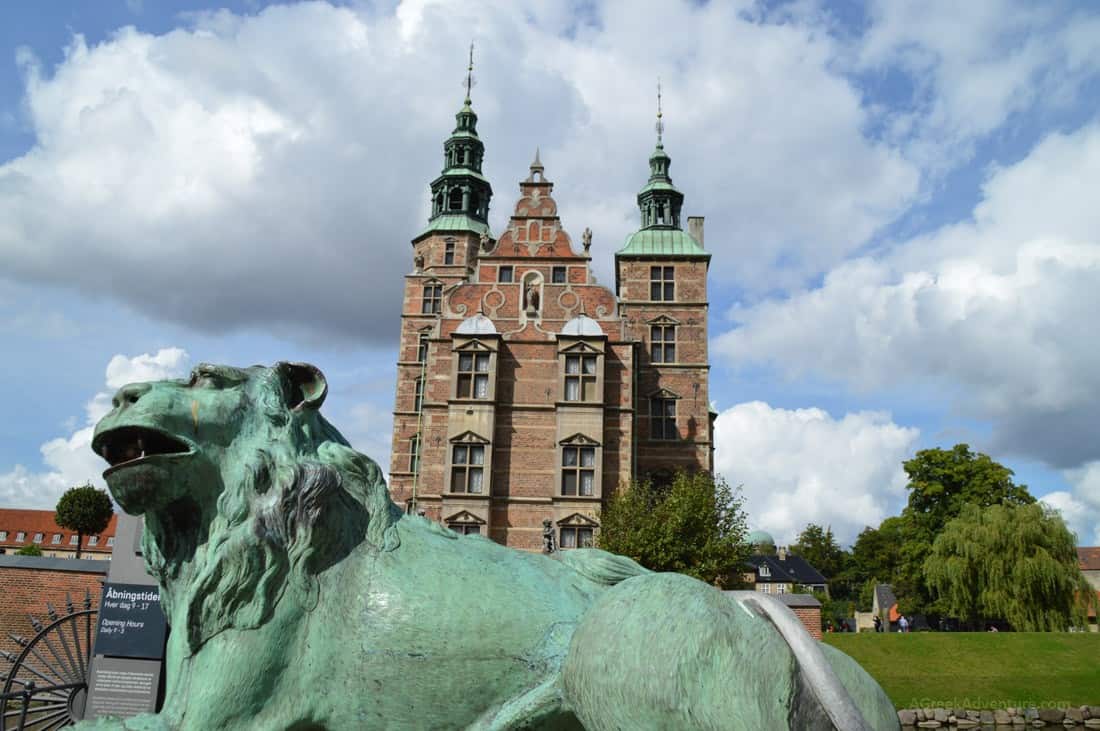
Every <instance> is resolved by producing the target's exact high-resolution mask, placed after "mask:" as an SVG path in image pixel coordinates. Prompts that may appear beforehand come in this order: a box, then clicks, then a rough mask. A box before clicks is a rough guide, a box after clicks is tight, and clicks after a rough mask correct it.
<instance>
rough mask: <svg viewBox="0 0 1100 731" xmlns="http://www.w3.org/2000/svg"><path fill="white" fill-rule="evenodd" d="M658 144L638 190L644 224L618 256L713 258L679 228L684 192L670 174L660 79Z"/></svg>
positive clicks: (657, 126) (627, 241)
mask: <svg viewBox="0 0 1100 731" xmlns="http://www.w3.org/2000/svg"><path fill="white" fill-rule="evenodd" d="M656 130H657V147H656V148H655V149H654V150H653V154H652V155H650V156H649V182H647V183H646V186H645V187H644V188H642V190H641V191H640V192H639V193H638V209H639V210H640V211H641V215H642V227H641V228H640V229H639V230H638V231H635V232H634V233H633V234H631V235H630V237H629V238H627V240H626V246H624V247H623V248H621V249H619V251H617V252H616V253H615V256H616V257H641V258H650V257H654V256H672V257H678V258H679V257H691V258H700V259H710V254H708V253H707V252H706V250H705V249H704V248H703V247H702V246H700V245H699V242H697V241H696V240H695V239H694V238H692V236H691V234H689V233H688V232H686V231H684V230H682V229H681V228H680V208H681V207H682V206H683V204H684V194H683V193H681V192H680V191H679V190H677V189H676V186H675V185H673V184H672V178H670V177H669V175H668V168H669V165H670V164H671V163H672V158H670V157H669V156H668V153H667V152H665V144H664V132H665V123H664V111H663V110H662V109H661V82H660V80H659V79H658V81H657V124H656Z"/></svg>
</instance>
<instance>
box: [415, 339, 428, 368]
mask: <svg viewBox="0 0 1100 731" xmlns="http://www.w3.org/2000/svg"><path fill="white" fill-rule="evenodd" d="M416 362H417V363H427V362H428V334H427V333H420V335H419V336H417V338H416Z"/></svg>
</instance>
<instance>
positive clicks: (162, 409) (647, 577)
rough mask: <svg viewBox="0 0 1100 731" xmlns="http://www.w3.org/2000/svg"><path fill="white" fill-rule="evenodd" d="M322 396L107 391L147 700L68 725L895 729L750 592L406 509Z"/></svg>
mask: <svg viewBox="0 0 1100 731" xmlns="http://www.w3.org/2000/svg"><path fill="white" fill-rule="evenodd" d="M326 391H327V385H326V383H325V380H324V377H323V376H322V375H321V373H320V371H318V370H317V369H316V368H314V367H313V366H310V365H305V364H297V363H279V364H276V365H275V366H274V367H271V368H265V367H259V366H255V367H251V368H244V369H241V368H231V367H227V366H213V365H201V366H199V367H198V368H196V369H195V371H194V372H193V373H192V374H191V377H190V379H188V380H178V381H160V382H156V383H137V384H131V385H128V386H125V387H123V388H122V389H120V390H119V392H118V393H117V394H116V395H115V397H114V409H113V411H111V412H110V413H109V414H108V415H107V416H106V417H104V418H103V420H102V421H100V422H99V424H98V425H97V427H96V430H95V436H94V438H93V441H92V446H93V448H94V449H95V450H96V452H97V453H99V454H100V455H102V456H103V457H104V459H106V460H107V461H108V462H109V463H110V467H109V468H108V469H107V471H106V472H105V473H104V476H105V478H106V480H107V484H108V485H109V487H110V489H111V493H112V494H113V495H114V497H115V499H116V500H117V501H118V504H119V505H120V506H121V507H122V509H123V510H125V511H126V512H128V513H132V514H141V515H144V516H145V534H144V536H143V542H144V554H145V560H146V563H147V566H148V569H149V571H150V572H151V573H152V574H153V575H154V576H155V577H156V579H157V581H158V582H159V584H160V587H161V595H162V602H163V607H164V611H165V613H166V615H167V618H168V622H169V624H170V626H171V632H170V634H169V640H168V648H167V656H166V666H165V667H166V673H167V675H166V696H165V702H164V707H163V709H162V711H161V712H160V713H159V714H156V715H143V716H136V717H134V718H130V719H127V720H126V721H120V720H117V719H99V720H97V721H95V722H87V723H85V724H81V727H82V728H133V729H199V730H202V731H208V730H210V729H287V730H288V731H291V730H292V731H309V730H316V729H334V730H335V729H486V730H488V729H542V730H550V729H588V730H589V731H604V730H608V731H610V730H612V729H624V730H627V729H629V730H631V731H633V730H635V729H677V730H679V729H716V730H717V729H723V730H724V729H753V730H754V731H759V730H766V731H774V730H775V729H798V730H799V731H805V730H807V729H842V730H843V731H853V730H856V729H885V728H897V726H898V721H897V715H896V713H895V711H894V708H893V705H892V704H891V703H890V701H889V699H888V698H887V697H886V695H885V694H884V693H883V692H882V690H881V689H880V688H879V687H878V685H877V684H876V683H875V682H874V681H873V680H872V679H871V678H870V677H869V676H868V675H867V674H866V673H864V672H863V671H862V670H861V669H860V668H859V666H858V665H856V664H855V662H854V661H852V660H851V659H850V658H848V657H847V656H846V655H843V654H842V653H839V652H837V651H835V650H833V649H832V648H829V647H827V646H823V645H820V644H819V643H817V642H815V641H814V640H812V639H811V638H810V637H809V636H808V635H807V634H806V633H805V632H804V631H803V630H802V629H801V626H800V625H798V623H797V621H796V620H795V618H794V616H793V614H791V613H790V611H789V610H787V609H786V608H785V607H783V606H782V605H781V604H780V603H779V602H777V601H776V600H774V599H772V598H771V597H767V596H764V595H760V594H753V593H751V592H743V593H741V594H739V595H735V596H733V597H731V596H730V595H727V594H724V593H722V592H720V591H718V590H716V589H714V588H713V587H710V586H707V585H706V584H703V583H701V582H698V581H696V580H694V579H691V578H688V577H686V576H682V575H679V574H656V573H651V572H649V571H646V570H645V569H643V568H642V567H641V566H639V565H638V564H636V563H634V562H633V561H631V560H629V559H627V558H623V557H621V556H615V555H613V554H610V553H607V552H604V551H600V550H596V549H583V550H582V549H578V550H572V551H565V552H562V553H560V554H555V555H553V556H545V555H537V554H530V553H523V552H520V551H516V550H513V549H510V548H505V547H503V546H500V545H497V544H496V543H493V542H492V541H489V540H487V539H485V538H483V537H480V536H464V537H460V536H458V535H457V534H455V533H453V532H451V531H449V530H447V529H445V528H443V527H441V526H439V525H436V524H434V523H431V522H429V521H427V520H425V519H423V518H420V517H417V516H409V515H405V514H404V513H403V512H402V511H401V510H399V509H398V508H397V506H396V505H394V504H393V502H392V501H391V500H390V498H389V494H388V491H387V489H386V485H385V482H384V480H383V477H382V474H381V472H380V470H379V469H378V466H377V465H376V464H375V463H374V462H372V461H371V460H370V459H369V458H367V457H365V456H364V455H362V454H359V453H358V452H356V451H354V450H353V449H352V448H351V447H350V446H349V445H348V443H347V442H346V441H345V440H344V438H343V437H342V436H341V435H340V434H339V432H337V431H336V429H334V428H333V427H332V426H331V425H330V424H329V423H328V422H327V421H326V420H325V419H324V418H323V417H322V416H321V414H320V412H319V408H320V406H321V403H322V402H323V401H324V398H325V394H326Z"/></svg>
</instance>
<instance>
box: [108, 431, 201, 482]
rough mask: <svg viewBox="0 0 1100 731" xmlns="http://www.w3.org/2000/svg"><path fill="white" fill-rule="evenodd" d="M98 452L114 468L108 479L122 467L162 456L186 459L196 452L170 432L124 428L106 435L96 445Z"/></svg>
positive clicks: (110, 469) (109, 470)
mask: <svg viewBox="0 0 1100 731" xmlns="http://www.w3.org/2000/svg"><path fill="white" fill-rule="evenodd" d="M92 449H94V450H95V451H96V452H97V453H98V454H99V455H100V456H101V457H103V459H105V460H107V461H108V462H109V463H110V464H111V466H110V468H109V469H108V470H107V471H106V472H104V473H103V474H104V475H107V474H108V473H110V472H113V471H114V470H116V469H118V468H121V467H128V466H130V465H134V464H138V463H140V462H143V461H144V460H146V459H147V458H149V457H154V456H158V455H185V454H190V453H191V452H192V451H193V450H192V448H191V445H190V444H188V443H187V442H185V441H183V440H182V439H179V438H177V437H174V436H172V435H171V434H168V433H167V432H163V431H159V430H157V429H147V428H145V427H140V426H122V427H119V428H117V429H111V430H110V431H105V432H103V433H102V434H99V435H98V436H96V438H95V440H94V441H93V442H92Z"/></svg>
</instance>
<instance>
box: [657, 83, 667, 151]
mask: <svg viewBox="0 0 1100 731" xmlns="http://www.w3.org/2000/svg"><path fill="white" fill-rule="evenodd" d="M661 116H662V115H661V77H659V76H658V77H657V124H656V126H655V129H656V130H657V146H658V147H660V146H661V145H662V144H663V142H662V141H661V135H663V134H664V132H665V123H664V122H662V121H661Z"/></svg>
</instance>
